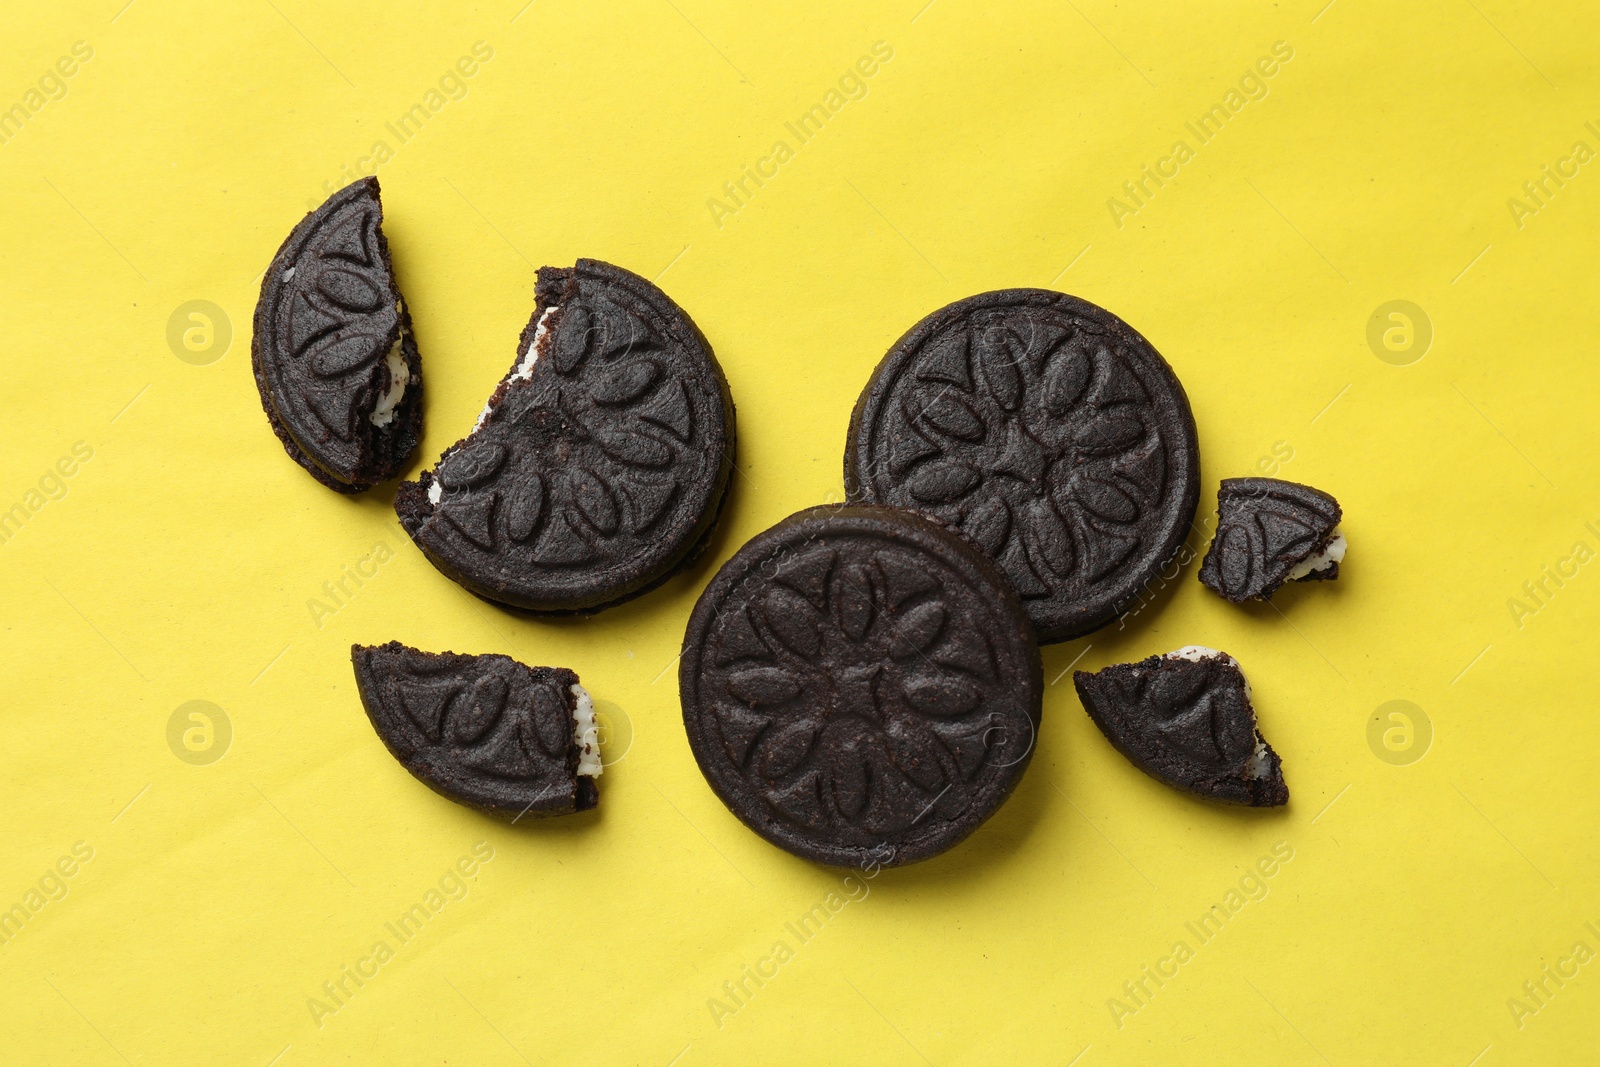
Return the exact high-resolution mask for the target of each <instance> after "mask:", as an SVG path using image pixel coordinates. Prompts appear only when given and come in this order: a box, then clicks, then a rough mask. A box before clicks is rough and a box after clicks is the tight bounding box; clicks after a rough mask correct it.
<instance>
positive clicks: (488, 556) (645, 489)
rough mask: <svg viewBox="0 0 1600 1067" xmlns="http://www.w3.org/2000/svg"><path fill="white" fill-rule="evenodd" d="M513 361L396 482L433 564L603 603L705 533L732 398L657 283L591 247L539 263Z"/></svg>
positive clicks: (718, 491)
mask: <svg viewBox="0 0 1600 1067" xmlns="http://www.w3.org/2000/svg"><path fill="white" fill-rule="evenodd" d="M536 304H537V306H536V307H535V310H534V314H533V317H532V318H531V319H530V320H529V322H528V325H527V328H526V329H524V330H523V331H522V339H521V342H520V344H519V345H518V347H517V358H516V362H515V363H513V364H512V367H511V370H510V372H509V373H508V374H507V375H506V377H505V378H504V379H503V380H502V381H501V382H500V385H499V387H498V388H497V389H496V390H495V392H494V395H493V396H491V397H490V398H489V403H488V405H487V406H486V407H485V408H484V409H483V414H481V415H480V416H479V417H478V422H477V424H476V425H475V426H474V427H473V428H472V431H471V433H470V434H469V435H468V436H467V437H466V438H465V439H463V440H461V441H458V442H456V443H455V444H454V445H451V446H450V447H449V448H447V449H445V452H444V455H442V456H441V457H440V458H439V462H438V463H437V464H436V465H435V466H434V468H433V469H432V470H430V471H424V472H423V474H422V475H421V477H420V478H418V479H417V480H416V481H413V482H404V483H402V484H401V486H400V490H399V492H398V493H397V494H396V496H395V510H396V512H398V514H399V517H400V523H401V525H402V526H404V527H405V530H406V532H407V533H408V534H410V535H411V539H412V540H413V541H415V542H416V543H417V546H418V547H419V548H421V549H422V551H423V554H424V555H426V556H427V557H428V559H429V561H431V562H432V563H433V565H434V566H435V567H438V568H439V570H440V571H442V572H444V574H445V575H447V576H448V577H450V578H451V579H453V580H454V581H456V582H459V583H460V584H461V585H463V586H465V587H466V588H467V589H468V590H470V591H471V592H473V593H476V594H477V595H478V596H481V597H483V598H485V599H487V600H493V601H497V602H499V603H501V604H507V605H510V606H512V607H517V608H522V609H525V610H528V611H534V612H542V613H550V614H571V613H589V612H595V611H600V610H602V609H603V608H607V607H610V606H611V605H613V604H617V603H620V602H621V601H624V600H627V599H629V598H631V597H635V596H638V595H639V594H641V593H643V592H645V591H647V590H649V589H651V588H654V587H655V586H656V585H659V584H660V583H661V582H663V581H665V580H666V579H668V578H670V577H671V576H672V575H673V574H676V573H677V572H678V571H680V570H682V569H683V568H684V567H686V566H688V565H689V563H690V562H692V561H693V559H694V558H695V557H696V556H697V555H698V554H699V553H700V551H701V550H702V549H703V548H704V547H705V544H706V542H707V540H708V539H709V537H710V535H711V531H712V528H713V527H714V526H715V525H716V521H717V517H718V515H719V514H720V512H721V510H722V505H723V502H724V500H725V498H726V496H727V492H728V487H729V484H730V481H731V474H732V470H733V452H734V416H733V398H732V396H731V395H730V393H729V391H728V383H727V380H726V379H725V378H724V377H723V375H722V369H721V368H720V367H719V366H718V365H717V360H716V357H715V356H714V355H713V354H712V352H711V346H710V344H708V343H707V342H706V339H705V337H704V336H703V335H702V334H701V333H700V330H699V329H698V328H697V327H696V326H695V324H694V323H693V322H692V321H690V319H689V316H688V315H686V314H685V313H684V312H683V310H682V309H681V308H679V307H678V305H676V304H674V303H673V302H672V301H671V300H670V299H669V298H668V297H667V295H666V294H665V293H663V292H662V291H661V290H660V289H657V288H656V287H655V286H654V285H652V284H650V283H649V282H648V281H645V280H644V279H643V278H641V277H639V276H638V275H636V274H631V273H629V272H628V271H626V270H623V269H622V268H620V267H614V266H611V265H610V264H608V263H600V262H597V261H595V260H588V259H582V260H579V261H578V264H577V266H575V267H572V268H569V269H567V268H555V267H544V268H542V269H541V270H540V271H539V280H538V285H537V290H536Z"/></svg>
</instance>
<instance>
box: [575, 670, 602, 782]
mask: <svg viewBox="0 0 1600 1067" xmlns="http://www.w3.org/2000/svg"><path fill="white" fill-rule="evenodd" d="M572 695H573V696H574V697H576V698H577V701H578V702H577V704H576V705H574V706H573V709H572V741H573V743H574V744H576V745H577V746H578V773H579V774H581V775H584V776H585V777H589V778H598V777H600V772H601V771H602V770H603V769H604V767H603V765H602V764H601V763H600V727H599V724H597V723H596V722H595V721H594V701H593V700H591V699H589V691H588V690H587V689H585V688H584V687H583V686H581V685H574V686H573V687H572Z"/></svg>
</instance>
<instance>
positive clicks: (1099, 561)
mask: <svg viewBox="0 0 1600 1067" xmlns="http://www.w3.org/2000/svg"><path fill="white" fill-rule="evenodd" d="M844 480H845V487H846V489H847V490H848V492H849V495H850V498H851V499H852V500H859V501H862V502H866V503H874V504H893V505H897V506H900V507H909V508H917V509H920V510H923V511H927V512H929V513H931V514H933V515H936V516H938V518H939V519H941V520H942V521H943V522H945V523H946V524H947V525H950V526H955V527H959V528H960V529H962V530H964V531H965V532H966V533H967V534H969V535H970V536H971V537H972V538H973V539H974V540H976V541H977V542H978V543H979V544H981V545H982V546H983V547H984V548H985V549H986V550H987V551H988V552H989V553H990V555H992V556H993V557H994V558H995V559H996V560H997V561H998V562H999V563H1000V566H1001V569H1003V570H1004V571H1005V573H1006V575H1007V577H1009V578H1010V579H1011V583H1012V584H1013V585H1014V586H1015V587H1016V589H1017V592H1018V594H1020V595H1021V597H1022V603H1023V606H1024V607H1026V608H1027V611H1028V617H1029V618H1030V619H1032V620H1033V625H1034V628H1035V630H1036V631H1037V633H1038V638H1039V640H1040V641H1041V642H1044V643H1050V642H1054V641H1065V640H1068V639H1069V638H1073V637H1078V636H1081V635H1083V634H1086V633H1089V632H1090V631H1092V630H1096V629H1098V628H1100V627H1101V626H1104V625H1106V624H1107V623H1108V622H1111V621H1112V620H1114V619H1116V618H1117V617H1118V616H1119V615H1121V614H1122V613H1123V612H1125V611H1127V610H1128V609H1129V608H1131V607H1132V606H1133V605H1134V604H1135V603H1136V602H1137V601H1138V600H1139V599H1140V597H1141V596H1142V595H1143V594H1144V592H1145V591H1146V588H1147V586H1148V585H1149V584H1150V582H1151V581H1152V580H1153V579H1155V578H1156V576H1157V575H1158V574H1160V573H1161V571H1162V570H1163V569H1164V568H1165V567H1166V566H1167V565H1168V564H1169V563H1170V562H1171V561H1172V559H1173V557H1174V556H1175V555H1176V554H1177V551H1178V549H1179V548H1180V547H1181V546H1182V545H1183V541H1184V538H1185V537H1186V536H1187V534H1188V532H1189V529H1190V526H1191V524H1192V523H1193V522H1194V509H1195V504H1196V503H1197V502H1198V500H1199V487H1200V449H1199V444H1198V440H1197V438H1196V435H1195V425H1194V417H1193V415H1192V414H1191V413H1190V411H1189V401H1188V398H1187V396H1186V395H1185V394H1184V391H1183V386H1182V385H1180V384H1179V383H1178V379H1177V377H1176V376H1175V375H1174V374H1173V373H1172V368H1171V367H1169V366H1167V363H1166V361H1165V360H1164V359H1162V358H1161V355H1160V353H1158V352H1157V351H1156V350H1155V348H1154V347H1153V346H1152V345H1151V344H1150V342H1149V341H1147V340H1145V339H1144V338H1143V337H1141V336H1140V335H1139V334H1138V332H1137V331H1135V330H1134V329H1133V328H1132V327H1131V326H1129V325H1128V324H1127V323H1125V322H1123V321H1122V320H1121V319H1119V318H1118V317H1117V316H1115V315H1113V314H1111V313H1110V312H1109V311H1106V310H1104V309H1103V308H1099V307H1096V306H1095V305H1093V304H1091V303H1089V302H1088V301H1086V300H1080V299H1078V298H1077V297H1073V296H1067V295H1065V294H1063V293H1055V292H1049V291H1047V290H1043V289H1007V290H1003V291H999V292H991V293H982V294H979V295H978V296H972V297H968V298H966V299H965V300H960V301H957V302H956V303H954V304H951V305H949V306H948V307H945V308H941V309H940V310H938V311H936V312H934V313H933V314H932V315H929V316H928V317H927V318H925V319H923V320H922V321H921V322H919V323H917V324H916V325H915V326H913V327H912V328H911V330H910V332H908V333H907V334H906V335H905V336H904V337H902V338H900V340H898V341H896V342H895V344H894V346H893V347H892V348H890V349H889V353H888V355H886V356H885V357H884V358H883V361H882V362H881V363H879V364H878V368H877V370H876V371H874V372H873V375H872V378H871V380H870V381H869V382H868V383H867V387H866V390H865V391H864V392H863V393H862V394H861V398H860V399H859V400H858V401H857V402H856V407H855V412H854V413H853V414H852V415H851V418H850V433H849V440H848V442H847V444H846V448H845V461H844Z"/></svg>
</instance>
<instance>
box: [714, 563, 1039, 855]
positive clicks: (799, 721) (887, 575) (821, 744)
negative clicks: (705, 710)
mask: <svg viewBox="0 0 1600 1067" xmlns="http://www.w3.org/2000/svg"><path fill="white" fill-rule="evenodd" d="M860 547H861V546H859V545H852V546H849V547H847V548H845V549H843V550H840V549H835V548H831V547H827V546H821V545H817V546H809V547H806V548H803V549H801V550H799V551H798V552H796V553H794V554H792V555H789V556H786V557H785V558H784V559H783V560H782V561H781V563H780V564H778V565H777V566H775V567H774V568H773V569H774V577H773V580H772V582H771V583H769V584H767V585H766V587H765V588H764V589H762V590H761V591H760V592H759V593H756V594H754V595H752V596H751V597H750V599H748V601H747V602H744V603H743V604H741V605H734V606H730V607H729V609H728V610H727V611H725V612H724V613H723V614H722V615H721V616H720V618H719V619H718V621H717V623H716V625H715V627H714V629H713V632H712V637H711V641H710V643H709V646H708V649H707V654H706V655H707V662H708V663H709V664H714V665H715V666H713V667H711V668H710V669H709V676H708V678H707V680H706V683H705V688H704V690H703V692H705V693H706V694H707V695H708V696H711V695H713V694H714V695H715V696H714V699H713V701H712V707H713V709H714V712H713V713H714V716H715V720H716V726H717V729H718V731H719V734H720V738H721V741H722V745H723V749H724V751H725V753H726V755H727V757H728V759H729V760H730V761H731V762H732V764H733V766H734V767H736V768H737V769H738V771H739V773H740V774H741V775H742V776H743V777H744V778H745V780H746V781H747V782H748V783H749V784H750V785H751V786H752V787H754V788H755V789H756V790H757V791H758V792H759V793H760V795H762V796H763V797H764V798H765V800H766V801H767V803H768V804H769V805H770V806H771V808H772V810H773V812H774V813H775V814H776V815H777V816H779V817H780V818H782V819H784V820H786V821H789V822H791V823H793V824H795V825H797V826H800V827H804V828H812V829H815V828H821V827H826V826H838V825H847V826H852V827H855V828H857V829H859V830H860V831H862V832H864V833H865V834H867V835H869V836H880V837H881V836H889V835H895V834H901V833H904V832H906V831H908V830H910V829H912V828H914V827H915V826H916V825H917V824H918V823H919V822H921V821H922V820H924V819H928V818H948V817H950V816H951V815H952V814H953V813H957V812H959V811H961V810H962V809H963V808H964V807H965V806H966V805H967V804H968V803H970V802H971V797H972V794H973V792H974V791H975V789H976V787H977V782H976V781H975V780H976V779H979V778H980V777H982V772H983V771H984V770H985V769H986V768H988V769H990V770H994V769H995V766H996V765H999V766H1004V765H1005V764H1006V763H1007V761H1009V762H1013V763H1014V762H1015V761H1016V760H1017V759H1019V758H1020V756H1021V754H1022V753H1025V752H1027V751H1028V748H1029V746H1030V745H1031V743H1032V739H1033V735H1032V724H1031V722H1030V721H1029V720H1028V719H1027V717H1026V716H1025V715H1022V714H1020V713H1018V712H1017V710H1016V709H1015V707H1014V705H1012V704H1011V703H1010V700H1009V694H1007V693H1006V692H1005V691H1004V690H1005V686H1006V685H1007V680H1006V679H1004V678H1002V672H1001V670H1000V668H999V665H998V663H997V661H996V657H995V652H994V649H993V648H992V647H991V644H990V642H989V639H988V638H987V637H986V636H985V634H984V621H983V611H982V610H981V609H980V608H976V607H975V605H974V604H973V603H972V599H971V597H972V593H971V592H970V591H968V590H964V589H959V588H958V587H959V585H960V581H959V579H958V578H956V577H955V576H953V575H950V574H948V573H942V572H941V569H940V568H938V567H937V566H933V565H931V563H930V561H929V560H928V559H926V558H922V557H919V556H916V555H913V554H911V553H907V552H905V551H903V550H901V549H896V548H887V547H880V548H877V549H876V550H875V551H870V552H866V551H859V550H855V549H859V548H860Z"/></svg>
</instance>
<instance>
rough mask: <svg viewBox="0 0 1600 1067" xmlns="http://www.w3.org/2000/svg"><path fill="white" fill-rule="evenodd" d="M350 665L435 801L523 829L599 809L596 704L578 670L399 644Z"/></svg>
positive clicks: (394, 749)
mask: <svg viewBox="0 0 1600 1067" xmlns="http://www.w3.org/2000/svg"><path fill="white" fill-rule="evenodd" d="M350 660H351V662H352V663H353V664H354V665H355V672H356V687H357V688H358V689H359V690H360V692H361V703H362V705H363V706H365V708H366V710H367V717H368V718H370V719H371V720H372V726H373V729H375V730H376V731H377V732H378V736H379V737H380V738H382V739H383V743H384V745H386V746H387V747H388V749H389V752H390V753H391V754H392V755H393V756H394V758H395V759H397V760H399V761H400V764H401V765H402V766H403V767H405V769H406V770H408V771H410V772H411V773H412V774H413V775H415V776H416V777H417V778H418V779H420V780H421V781H422V782H423V783H424V784H426V785H427V786H428V787H429V788H431V789H433V790H434V791H435V792H437V793H440V794H442V795H443V796H446V797H449V798H450V799H451V800H454V801H456V802H457V803H460V804H465V805H467V806H468V807H471V808H476V809H478V810H479V811H483V812H486V813H488V814H490V815H496V816H500V817H503V818H509V819H511V820H513V821H516V820H518V819H521V818H523V817H534V816H543V815H568V814H571V813H572V812H575V811H584V810H586V809H588V808H592V807H594V806H595V805H596V804H597V803H598V802H599V793H598V791H597V790H596V787H595V778H597V777H598V776H599V775H600V772H601V762H600V743H599V734H598V727H597V725H596V723H595V718H594V705H593V703H592V702H591V701H590V699H589V694H588V692H587V691H585V689H584V688H583V686H582V685H580V684H578V676H577V675H576V674H574V673H573V672H572V671H569V670H567V669H565V668H563V667H527V666H524V665H523V664H521V663H518V662H517V661H516V660H514V659H511V658H510V657H509V656H499V655H487V656H467V655H459V654H457V653H454V652H441V653H432V652H422V651H419V650H418V649H415V648H410V647H407V646H406V645H402V644H401V643H400V642H398V641H390V642H389V643H388V644H386V645H376V646H367V645H353V646H351V649H350Z"/></svg>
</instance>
